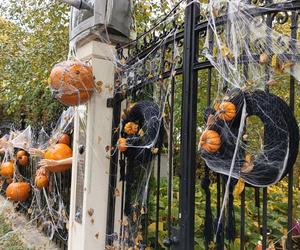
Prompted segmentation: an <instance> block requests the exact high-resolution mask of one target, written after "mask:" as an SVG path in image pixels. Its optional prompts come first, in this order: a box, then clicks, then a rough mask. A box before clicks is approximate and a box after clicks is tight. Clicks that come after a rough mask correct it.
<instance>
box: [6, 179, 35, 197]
mask: <svg viewBox="0 0 300 250" xmlns="http://www.w3.org/2000/svg"><path fill="white" fill-rule="evenodd" d="M29 194H30V185H29V183H27V182H13V183H11V184H9V185H8V187H7V189H6V197H7V198H8V199H9V200H12V201H26V200H27V199H28V198H29Z"/></svg>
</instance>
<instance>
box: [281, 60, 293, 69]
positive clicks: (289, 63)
mask: <svg viewBox="0 0 300 250" xmlns="http://www.w3.org/2000/svg"><path fill="white" fill-rule="evenodd" d="M293 65H294V62H292V61H286V62H284V63H283V64H282V65H281V69H282V70H285V69H289V68H291V67H292V66H293Z"/></svg>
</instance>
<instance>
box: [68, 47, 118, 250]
mask: <svg viewBox="0 0 300 250" xmlns="http://www.w3.org/2000/svg"><path fill="white" fill-rule="evenodd" d="M77 52H78V54H77V56H78V57H79V58H81V59H83V60H90V62H91V64H92V66H93V72H94V76H95V78H96V82H97V81H98V82H101V83H102V84H98V85H97V86H98V87H99V88H98V93H96V94H94V96H93V97H92V99H91V100H90V101H89V102H88V105H87V109H86V112H87V113H86V124H85V128H83V130H85V133H86V135H85V136H86V139H85V140H84V141H85V144H86V147H85V148H86V151H85V152H86V156H85V159H82V158H80V156H79V155H80V152H79V150H78V149H79V146H80V144H81V143H80V141H82V139H81V138H80V136H79V133H82V131H80V129H81V130H82V128H81V127H80V126H79V119H78V117H79V114H78V112H79V111H78V112H77V121H76V122H75V136H74V137H75V138H74V159H73V168H72V171H73V173H72V192H71V206H70V229H69V236H70V237H69V244H68V248H69V249H72V250H77V249H78V250H82V249H105V239H106V220H107V213H106V212H107V202H108V192H109V166H110V159H109V157H110V151H109V150H108V147H109V146H110V145H111V131H112V119H113V112H112V111H113V110H112V108H109V107H107V98H108V97H112V95H113V87H114V70H115V65H114V54H115V47H114V46H112V45H108V44H104V43H101V42H98V41H91V42H89V43H87V44H86V45H84V46H83V47H81V48H78V51H77ZM81 136H82V135H81ZM83 136H84V135H83ZM78 152H79V153H78ZM84 160H85V163H84V162H83V163H80V161H84ZM80 164H83V165H84V166H85V167H83V170H82V172H79V169H80V168H79V165H80ZM80 174H83V180H79V178H78V175H80ZM82 182H83V183H84V184H83V185H82V184H81V183H82ZM79 189H81V190H79ZM80 192H83V195H82V198H81V199H82V201H81V200H79V201H80V202H82V207H81V208H80V209H78V204H77V203H78V202H79V201H78V197H79V196H78V194H80ZM79 213H81V214H79ZM79 216H80V220H79V221H78V217H79Z"/></svg>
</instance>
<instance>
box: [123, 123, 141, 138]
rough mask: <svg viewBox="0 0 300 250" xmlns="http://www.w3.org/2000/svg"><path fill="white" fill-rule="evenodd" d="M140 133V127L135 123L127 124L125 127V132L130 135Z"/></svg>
mask: <svg viewBox="0 0 300 250" xmlns="http://www.w3.org/2000/svg"><path fill="white" fill-rule="evenodd" d="M138 131H139V125H138V124H136V123H135V122H127V123H126V124H125V126H124V132H125V133H126V134H128V135H135V134H137V132H138Z"/></svg>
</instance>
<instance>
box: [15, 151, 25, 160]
mask: <svg viewBox="0 0 300 250" xmlns="http://www.w3.org/2000/svg"><path fill="white" fill-rule="evenodd" d="M23 156H27V154H26V151H25V150H19V151H18V152H17V156H16V157H17V160H19V159H21V158H22V157H23Z"/></svg>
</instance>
